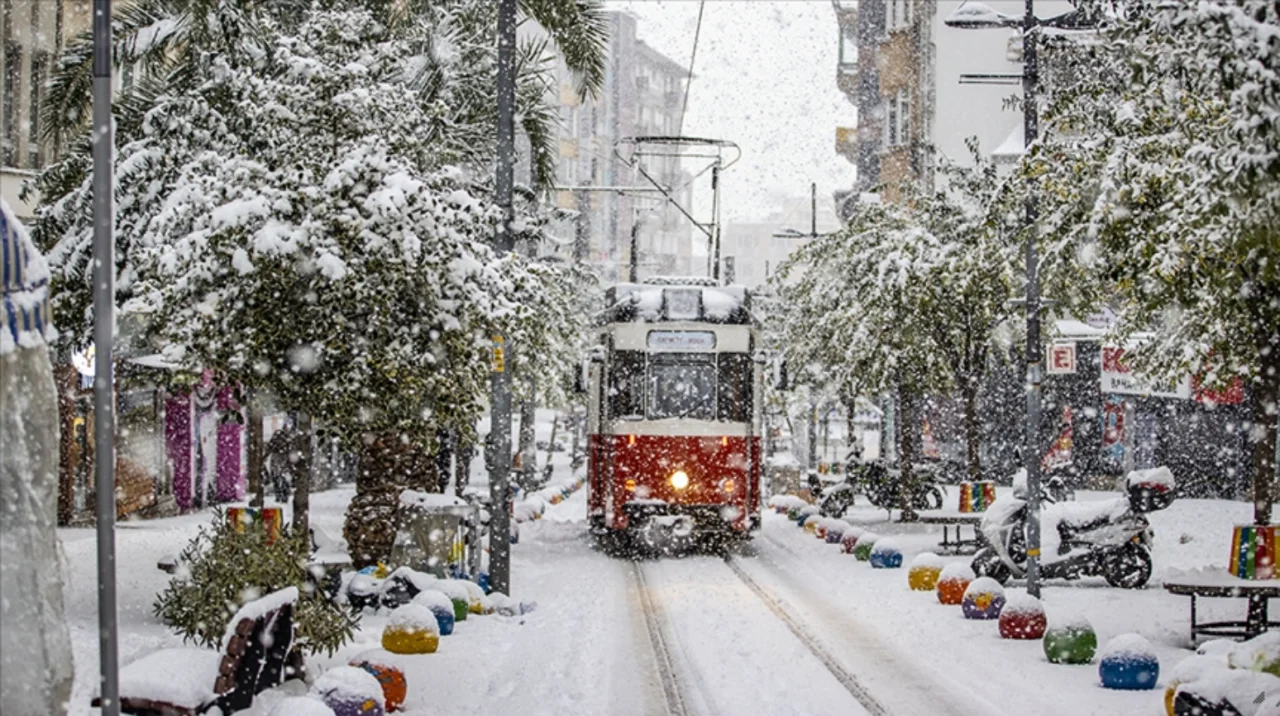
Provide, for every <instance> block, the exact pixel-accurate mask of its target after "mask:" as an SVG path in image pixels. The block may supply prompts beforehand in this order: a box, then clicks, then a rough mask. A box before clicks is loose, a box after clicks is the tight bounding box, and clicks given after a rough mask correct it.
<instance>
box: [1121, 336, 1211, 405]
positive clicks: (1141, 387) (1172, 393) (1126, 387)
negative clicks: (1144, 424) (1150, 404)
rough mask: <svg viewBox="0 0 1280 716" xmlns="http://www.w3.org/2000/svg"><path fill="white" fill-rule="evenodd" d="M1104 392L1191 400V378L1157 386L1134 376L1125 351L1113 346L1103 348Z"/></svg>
mask: <svg viewBox="0 0 1280 716" xmlns="http://www.w3.org/2000/svg"><path fill="white" fill-rule="evenodd" d="M1102 392H1103V394H1111V393H1118V394H1121V395H1145V396H1149V397H1153V398H1181V399H1183V400H1189V399H1190V398H1191V376H1189V375H1188V376H1184V377H1182V378H1179V379H1178V380H1177V382H1175V383H1172V384H1164V385H1162V384H1157V383H1155V382H1153V381H1150V380H1146V379H1144V378H1139V377H1138V376H1136V375H1134V374H1133V372H1132V370H1130V368H1129V366H1128V365H1126V364H1125V361H1124V349H1123V348H1115V347H1112V346H1104V347H1103V348H1102Z"/></svg>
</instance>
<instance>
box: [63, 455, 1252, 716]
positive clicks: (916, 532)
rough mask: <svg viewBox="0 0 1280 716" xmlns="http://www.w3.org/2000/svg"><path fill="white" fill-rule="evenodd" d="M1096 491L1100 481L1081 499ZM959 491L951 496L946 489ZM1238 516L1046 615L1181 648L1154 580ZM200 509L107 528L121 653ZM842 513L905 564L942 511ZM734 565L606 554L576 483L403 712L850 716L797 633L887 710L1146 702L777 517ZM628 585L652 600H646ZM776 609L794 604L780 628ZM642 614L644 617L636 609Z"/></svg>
mask: <svg viewBox="0 0 1280 716" xmlns="http://www.w3.org/2000/svg"><path fill="white" fill-rule="evenodd" d="M540 437H541V436H540ZM541 455H542V456H543V457H545V452H544V453H541ZM566 459H567V456H566ZM557 462H559V460H557ZM557 467H558V470H557V472H558V473H559V474H558V477H567V476H568V475H567V472H566V470H567V467H562V466H559V465H558V466H557ZM351 495H352V491H351V488H350V487H344V488H340V489H337V490H332V491H329V492H324V493H319V494H316V495H314V496H313V511H314V512H313V521H314V524H316V525H317V526H319V527H320V528H321V529H323V530H324V531H325V532H327V533H329V534H331V535H335V536H336V535H339V534H341V525H342V513H343V509H344V507H345V505H346V503H347V501H348V500H350V498H351ZM1102 497H1107V495H1101V494H1097V493H1083V494H1081V495H1080V499H1082V500H1089V499H1099V498H1102ZM954 499H955V496H954V494H951V495H948V502H949V503H950V502H953V501H954ZM1248 517H1249V507H1248V505H1246V504H1243V503H1234V502H1225V501H1204V500H1182V501H1179V502H1176V503H1175V504H1174V505H1173V506H1172V507H1171V508H1170V509H1168V510H1165V511H1163V512H1158V513H1155V514H1153V515H1152V516H1151V518H1152V523H1153V525H1154V528H1155V533H1156V545H1157V546H1156V571H1155V577H1154V578H1153V584H1152V586H1150V587H1148V588H1146V589H1141V590H1135V591H1125V590H1118V589H1112V588H1109V587H1107V586H1105V583H1103V582H1102V581H1101V580H1086V581H1084V582H1077V583H1067V582H1060V583H1050V584H1049V585H1048V586H1047V587H1046V589H1045V591H1044V597H1045V604H1046V608H1047V610H1048V613H1049V616H1050V619H1051V620H1052V619H1053V618H1054V616H1055V615H1060V614H1067V613H1073V614H1081V615H1083V616H1085V617H1087V618H1088V619H1089V620H1090V621H1091V622H1092V623H1093V625H1094V627H1095V628H1096V629H1097V631H1098V636H1099V642H1100V644H1101V643H1105V642H1106V641H1107V640H1108V639H1110V638H1111V637H1112V636H1115V635H1117V634H1121V633H1125V632H1137V633H1139V634H1142V635H1143V636H1145V637H1147V638H1148V639H1149V640H1150V641H1151V642H1152V643H1153V644H1154V645H1155V649H1156V651H1157V654H1158V655H1159V657H1160V660H1161V666H1162V668H1161V672H1162V674H1168V673H1169V671H1171V670H1172V668H1173V666H1174V665H1175V664H1176V663H1177V662H1178V661H1180V660H1181V659H1184V658H1186V657H1187V656H1189V655H1190V653H1191V652H1190V651H1189V650H1188V649H1187V647H1188V645H1189V641H1188V637H1187V618H1188V608H1187V607H1188V605H1187V603H1186V600H1185V598H1182V597H1175V596H1172V595H1169V594H1167V593H1165V592H1164V590H1162V589H1160V588H1159V586H1158V582H1159V581H1160V579H1161V578H1162V577H1163V576H1164V575H1166V574H1171V573H1173V570H1178V569H1186V568H1196V567H1203V566H1211V565H1216V566H1222V565H1225V563H1226V560H1227V552H1228V549H1229V540H1230V527H1231V525H1232V524H1234V523H1237V522H1244V521H1247V520H1248ZM207 519H208V515H207V514H193V515H185V516H182V517H176V518H171V519H164V520H154V521H148V522H128V523H124V524H121V525H120V529H119V531H118V534H117V553H118V556H119V565H120V570H119V572H120V574H119V593H120V604H121V609H120V634H121V659H122V661H123V662H124V663H128V662H130V661H132V660H134V659H137V658H139V657H140V656H142V655H144V654H146V653H148V652H149V651H151V650H153V649H156V648H159V647H163V646H174V645H177V644H179V643H180V640H179V639H178V638H177V637H176V636H174V635H173V634H172V633H171V632H169V631H168V630H167V629H166V628H165V627H164V626H163V625H161V624H160V623H159V621H158V620H157V619H156V618H155V617H154V616H153V615H152V612H151V604H152V602H153V600H154V597H155V595H156V594H157V593H158V592H159V591H160V590H161V589H162V588H163V587H164V585H165V583H166V580H167V579H168V575H166V574H164V573H163V572H161V571H159V570H158V569H157V568H156V562H157V561H158V560H159V559H160V558H161V557H163V556H165V555H168V554H173V553H175V552H177V551H178V550H179V549H180V548H181V547H182V545H183V544H185V542H186V540H187V539H189V538H190V537H191V536H192V535H193V534H195V532H196V530H197V529H198V528H199V526H200V525H201V524H202V523H204V522H205V521H206V520H207ZM850 519H851V521H854V522H856V523H859V524H864V525H874V528H875V530H876V531H877V532H878V533H880V534H892V535H893V536H894V537H895V538H896V539H897V541H898V542H899V543H900V544H901V545H902V547H903V548H904V552H905V553H906V561H907V563H909V562H910V560H911V558H912V556H914V554H916V553H918V552H921V551H925V550H931V549H933V548H935V547H936V543H937V541H938V539H939V537H940V534H939V533H938V529H939V528H937V527H927V526H923V525H901V524H897V523H891V522H887V521H886V515H885V513H884V512H883V511H877V510H874V509H872V508H863V507H859V508H855V510H854V511H853V513H852V514H851V517H850ZM60 534H61V537H62V540H63V544H64V548H65V553H66V558H67V570H68V590H67V612H68V619H69V621H70V623H71V632H72V638H73V646H74V651H75V666H76V677H77V678H76V686H75V695H74V702H73V709H72V713H73V714H90V713H92V712H93V711H92V710H91V709H90V707H89V700H90V698H91V697H92V695H93V692H94V690H95V689H96V684H97V671H98V662H97V631H96V624H97V611H96V609H97V607H96V585H95V570H94V563H95V562H94V560H95V558H96V552H95V543H94V533H93V531H92V530H85V529H64V530H60ZM947 559H948V561H950V560H953V559H954V560H962V559H967V558H947ZM730 561H731V562H732V565H730V564H727V563H726V561H725V560H724V559H721V558H719V557H715V556H709V555H693V556H689V557H685V558H682V559H667V560H660V561H648V562H643V563H640V564H633V563H631V562H628V561H624V560H620V559H616V558H612V557H609V556H607V555H605V554H602V553H601V552H598V551H597V550H595V549H594V548H593V546H592V545H591V543H590V541H589V539H588V538H587V535H586V532H585V490H580V491H578V492H577V493H574V494H573V496H572V497H571V498H570V499H568V500H567V501H565V502H563V503H561V504H559V505H555V506H552V507H550V508H549V509H548V511H547V513H546V515H545V516H544V517H543V519H541V520H538V521H536V522H532V523H526V524H525V525H524V526H523V531H522V534H521V541H520V543H519V544H518V545H516V547H515V549H514V558H513V592H514V594H515V596H516V597H517V598H519V599H521V600H524V601H534V602H537V605H538V606H537V609H536V610H535V611H533V612H531V613H529V614H526V615H524V616H521V617H511V618H508V617H499V616H487V617H473V618H471V619H469V620H467V621H465V622H460V623H459V624H458V625H457V630H456V632H455V633H454V635H452V636H449V637H445V638H444V639H443V640H442V642H441V646H440V650H439V652H438V653H436V654H433V655H427V656H421V657H410V658H408V659H407V660H406V668H407V673H408V682H409V697H408V700H407V701H406V709H407V710H406V713H407V714H409V715H410V716H416V715H418V714H428V713H430V714H482V713H483V714H522V715H528V714H548V715H550V714H660V713H668V701H669V699H668V694H667V693H665V692H664V683H670V682H674V687H675V688H676V689H677V690H678V692H679V694H680V697H681V699H682V700H683V707H684V712H685V713H688V714H724V715H726V716H727V715H728V714H737V713H768V714H859V713H865V711H864V710H863V709H862V706H860V704H859V702H858V700H857V699H855V698H854V696H852V695H851V693H850V691H849V689H848V688H847V686H846V685H844V684H842V682H841V681H840V679H839V677H837V676H835V675H833V673H832V671H831V670H829V669H828V668H826V667H825V666H824V665H823V662H822V660H821V657H820V656H818V655H817V654H815V652H814V651H813V650H811V649H809V648H807V647H806V644H805V641H804V639H805V638H807V639H809V640H810V641H812V642H813V643H815V644H816V645H817V647H818V650H819V651H820V652H821V653H822V654H824V655H825V658H827V659H829V660H830V661H833V662H835V664H836V665H837V670H838V671H843V672H845V673H847V674H849V675H852V679H853V680H855V681H856V682H857V684H858V685H859V686H860V687H862V688H864V689H865V691H866V692H868V693H869V694H870V696H871V698H872V699H874V701H875V702H876V703H878V704H879V706H881V707H883V712H885V713H889V714H895V715H901V716H913V715H915V714H920V715H921V716H924V715H925V714H929V715H933V714H957V715H964V716H977V715H979V714H981V715H983V716H993V715H998V714H1008V715H1010V716H1013V715H1015V714H1016V715H1018V716H1037V715H1041V714H1043V715H1045V716H1057V715H1060V714H1061V715H1075V714H1080V715H1082V716H1088V715H1094V714H1097V715H1099V716H1101V715H1103V714H1105V715H1107V716H1129V715H1133V716H1143V715H1146V714H1157V713H1160V712H1161V711H1160V709H1161V699H1160V693H1161V692H1160V691H1155V692H1128V693H1126V692H1117V691H1108V690H1105V689H1103V688H1102V687H1101V686H1100V685H1099V684H1098V677H1097V666H1096V665H1090V666H1078V667H1077V666H1059V665H1051V664H1049V663H1048V662H1047V661H1046V660H1045V658H1044V656H1043V653H1042V651H1041V647H1040V643H1039V642H1038V641H1030V642H1015V641H1005V640H1002V639H1000V637H999V635H998V633H997V630H996V625H995V623H994V622H974V621H967V620H965V619H963V618H962V616H961V613H960V609H959V608H958V607H947V606H942V605H940V604H939V603H938V602H937V600H936V598H935V597H934V595H933V594H932V593H930V592H924V593H921V592H912V591H909V590H908V589H907V585H906V570H905V569H898V570H876V569H872V568H871V567H870V566H869V565H868V564H866V563H863V562H857V561H855V560H854V559H853V558H852V557H851V556H848V555H844V554H841V553H840V550H839V548H838V547H837V546H835V545H829V544H825V543H823V542H822V541H820V540H817V539H815V538H814V537H813V536H812V535H809V534H806V533H805V532H804V531H803V530H801V529H799V528H797V527H796V526H795V525H794V524H793V523H791V522H789V521H787V520H786V519H784V518H782V517H780V516H777V515H773V514H769V515H767V516H766V519H765V524H764V529H763V531H762V532H761V533H760V534H759V535H758V536H757V538H756V539H755V540H754V542H753V543H752V544H751V545H749V546H746V547H744V548H743V549H741V550H738V551H737V552H735V553H734V554H733V555H732V556H731V557H730ZM734 568H737V569H740V570H741V571H742V572H743V573H744V574H745V575H747V577H748V578H749V579H750V580H751V582H753V583H754V584H755V585H756V589H758V590H760V591H761V592H762V593H763V594H764V595H765V598H762V597H761V594H759V593H756V592H755V591H753V590H752V589H751V588H749V586H748V584H747V582H745V581H744V580H743V579H742V578H740V577H739V576H738V575H737V574H735V572H734ZM641 581H643V584H644V585H645V588H646V590H647V595H648V598H647V601H648V603H649V604H650V605H651V612H647V611H646V609H645V608H644V604H643V602H644V601H646V600H643V599H642V598H641V592H640V589H641V587H640V584H641ZM1015 589H1016V587H1015ZM770 603H772V605H773V607H772V608H771V606H770ZM1205 603H1206V604H1207V605H1209V606H1208V607H1207V608H1208V609H1209V610H1210V612H1209V613H1210V614H1213V613H1215V612H1224V613H1225V612H1232V613H1236V614H1240V613H1242V612H1243V608H1244V605H1243V602H1240V601H1238V600H1224V602H1223V603H1221V604H1216V605H1214V604H1212V602H1211V600H1206V602H1205ZM773 608H777V609H780V610H782V611H784V612H785V613H786V614H787V615H789V618H790V619H791V620H792V622H793V624H794V625H795V628H792V627H791V626H789V625H788V624H787V623H786V622H784V621H783V620H782V619H780V618H779V616H778V615H777V614H776V613H775V612H774V611H773V610H772V609H773ZM648 613H651V614H652V615H653V617H652V618H650V619H648V620H646V614H648ZM385 619H386V616H385V615H369V616H366V617H365V618H364V620H363V622H362V625H361V630H360V632H359V633H358V634H357V637H356V640H355V641H354V642H353V643H351V644H348V645H347V646H345V647H343V648H342V649H341V650H339V652H338V653H336V654H334V655H333V656H332V657H326V656H323V655H322V656H320V657H317V658H315V659H314V660H313V661H312V664H313V665H315V666H318V667H320V668H321V669H323V668H328V667H331V666H334V665H339V664H342V663H345V662H346V660H347V659H348V658H350V657H352V656H354V655H356V654H358V653H359V652H361V651H363V650H366V649H370V648H376V647H377V646H378V640H379V636H380V633H381V627H382V625H383V623H384V622H385ZM655 625H656V626H655ZM654 628H656V629H657V630H658V631H659V633H660V635H661V643H662V644H663V646H664V649H665V653H663V654H662V655H661V656H655V653H656V651H655V647H654V643H655V642H654V635H653V633H652V631H651V630H652V629H654ZM797 630H798V631H799V632H800V634H797ZM802 636H803V637H804V638H801V637H802ZM664 668H665V669H666V671H664ZM667 672H670V673H667ZM664 674H665V676H664ZM1162 684H1163V678H1162ZM278 698H280V696H279V695H272V696H270V697H268V698H265V699H262V700H261V703H260V704H259V706H258V707H255V709H254V710H253V711H252V712H251V713H252V714H257V715H258V716H264V715H265V714H266V713H267V712H268V710H269V707H270V705H271V704H272V703H273V702H274V701H275V700H277V699H278Z"/></svg>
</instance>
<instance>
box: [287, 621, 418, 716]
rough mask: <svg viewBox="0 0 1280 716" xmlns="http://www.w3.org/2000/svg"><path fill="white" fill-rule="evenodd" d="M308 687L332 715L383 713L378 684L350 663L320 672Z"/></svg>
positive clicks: (357, 715)
mask: <svg viewBox="0 0 1280 716" xmlns="http://www.w3.org/2000/svg"><path fill="white" fill-rule="evenodd" d="M405 606H406V607H407V606H410V605H408V604H406V605H405ZM403 608H404V607H401V609H403ZM311 691H312V693H314V694H315V695H316V696H318V697H319V698H320V700H321V701H323V702H324V705H325V706H328V707H329V708H330V709H331V710H332V711H333V713H334V716H384V714H385V713H386V712H385V710H384V709H385V707H384V705H383V696H382V684H379V683H378V680H377V679H375V678H374V677H373V675H371V674H370V673H369V672H367V671H365V670H364V669H357V668H356V667H354V666H339V667H337V668H336V669H330V670H329V671H326V672H324V673H323V674H321V675H320V678H318V679H316V682H315V684H313V685H312V687H311Z"/></svg>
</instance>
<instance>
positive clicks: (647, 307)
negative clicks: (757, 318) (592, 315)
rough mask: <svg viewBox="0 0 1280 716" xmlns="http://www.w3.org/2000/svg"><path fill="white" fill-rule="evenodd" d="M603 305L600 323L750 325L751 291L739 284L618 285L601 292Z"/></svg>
mask: <svg viewBox="0 0 1280 716" xmlns="http://www.w3.org/2000/svg"><path fill="white" fill-rule="evenodd" d="M699 283H700V284H701V283H702V282H701V281H700V282H699ZM605 302H606V303H607V304H608V305H609V308H607V309H605V310H604V311H603V312H602V313H601V314H600V317H599V319H600V323H628V322H640V323H660V322H664V321H706V322H709V323H730V324H748V323H752V322H753V320H752V317H751V292H750V291H749V290H748V289H747V287H746V286H740V285H733V286H719V285H697V284H692V283H688V284H684V285H680V284H663V285H657V286H654V285H648V284H637V283H620V284H618V285H616V286H613V287H611V288H609V289H608V290H607V291H606V292H605Z"/></svg>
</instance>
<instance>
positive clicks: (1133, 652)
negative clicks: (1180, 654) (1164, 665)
mask: <svg viewBox="0 0 1280 716" xmlns="http://www.w3.org/2000/svg"><path fill="white" fill-rule="evenodd" d="M1098 678H1100V679H1101V680H1102V685H1103V686H1105V687H1106V688H1108V689H1120V690H1123V691H1146V690H1148V689H1154V688H1155V687H1156V681H1157V680H1158V679H1159V678H1160V660H1159V659H1157V658H1156V654H1155V651H1154V650H1153V649H1152V648H1151V643H1150V642H1148V641H1147V640H1146V639H1144V638H1143V637H1141V636H1139V635H1137V634H1121V635H1120V636H1118V637H1116V638H1114V639H1112V640H1111V641H1109V642H1107V645H1106V647H1104V648H1103V649H1102V658H1101V659H1099V661H1098Z"/></svg>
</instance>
